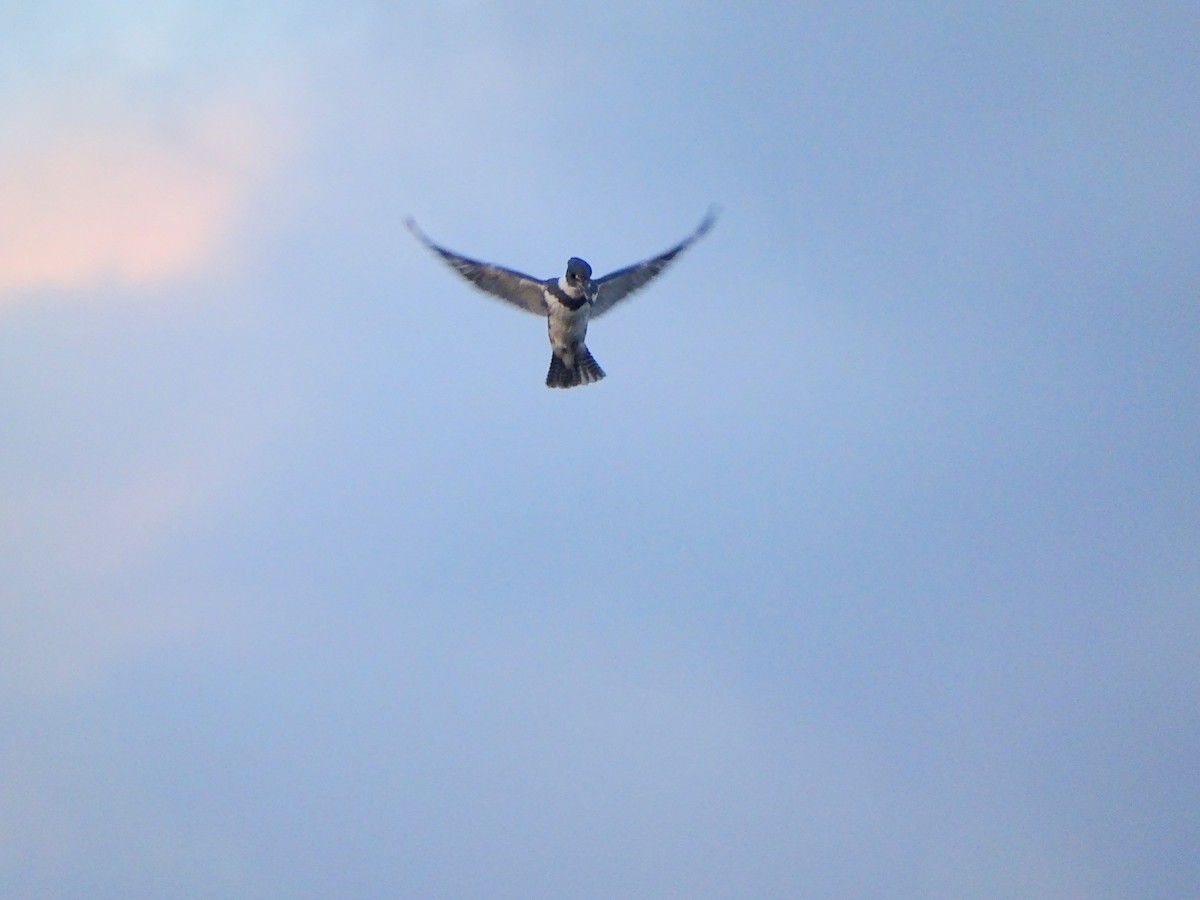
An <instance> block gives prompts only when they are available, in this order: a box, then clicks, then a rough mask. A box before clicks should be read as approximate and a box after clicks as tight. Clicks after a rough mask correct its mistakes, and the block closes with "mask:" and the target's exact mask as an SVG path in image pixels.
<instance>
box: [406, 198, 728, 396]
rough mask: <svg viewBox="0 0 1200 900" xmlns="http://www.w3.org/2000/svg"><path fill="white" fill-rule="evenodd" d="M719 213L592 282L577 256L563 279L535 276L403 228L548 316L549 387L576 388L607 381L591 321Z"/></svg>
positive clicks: (475, 277)
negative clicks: (590, 333)
mask: <svg viewBox="0 0 1200 900" xmlns="http://www.w3.org/2000/svg"><path fill="white" fill-rule="evenodd" d="M717 215H718V210H717V208H716V207H715V206H714V207H710V208H709V210H708V212H707V213H706V214H705V216H704V219H703V220H702V221H701V222H700V224H699V225H698V226H697V227H696V230H695V231H693V232H692V233H691V234H690V235H688V236H687V237H686V238H684V239H683V240H682V241H680V242H679V243H678V244H676V245H675V246H673V247H671V248H670V249H669V250H665V251H663V252H662V253H660V254H658V256H654V257H651V258H650V259H646V260H643V261H642V262H638V263H634V264H633V265H631V266H626V267H625V268H623V269H618V270H617V271H615V272H612V273H610V274H608V275H605V276H604V277H603V278H597V279H593V278H592V267H591V266H590V265H588V263H587V262H586V261H585V260H583V259H580V258H579V257H578V256H572V257H571V258H570V259H568V260H567V269H566V271H565V272H564V273H563V274H562V275H561V276H560V277H558V278H545V279H542V278H534V277H533V276H531V275H525V274H523V273H521V272H517V271H514V270H513V269H508V268H505V267H504V266H498V265H495V264H493V263H486V262H480V261H479V260H477V259H471V258H470V257H467V256H462V255H460V254H458V253H455V252H454V251H452V250H447V249H446V248H445V247H442V246H440V245H439V244H436V243H434V242H433V241H432V240H430V238H429V237H428V236H427V235H426V234H425V232H423V231H422V230H421V229H420V227H419V226H418V225H417V223H416V221H415V220H414V219H412V218H411V217H410V218H408V219H407V220H406V222H405V224H407V225H408V228H409V230H410V231H411V232H412V233H413V235H414V236H415V237H416V238H417V240H419V241H420V242H421V243H422V244H424V245H425V246H426V247H428V248H429V249H430V250H432V251H433V252H434V253H435V254H437V255H438V256H439V257H441V259H442V260H443V261H445V262H446V264H447V265H449V266H450V268H452V269H454V271H456V272H457V273H458V274H459V275H461V276H462V277H463V278H465V279H466V280H467V281H469V282H471V284H473V285H474V286H475V287H476V288H478V289H480V290H481V291H484V292H485V293H488V294H491V295H492V296H494V297H499V298H500V299H501V300H506V301H507V302H509V303H511V304H513V305H514V306H516V307H518V308H519V309H524V310H526V311H528V312H531V313H535V314H537V315H539V316H545V317H546V330H547V332H548V334H549V337H550V370H549V371H548V372H547V373H546V387H551V388H572V387H577V386H579V385H583V384H592V383H594V382H597V381H599V380H600V379H601V378H604V377H605V373H604V370H603V369H602V368H600V364H599V363H597V362H596V359H595V357H593V356H592V353H591V351H590V350H588V348H587V343H586V338H587V330H588V323H589V322H590V321H591V320H592V319H595V318H598V317H600V316H602V315H604V314H605V313H606V312H608V311H609V310H610V309H612V308H613V307H614V306H616V305H617V304H618V303H620V302H621V301H622V300H624V299H625V298H626V297H628V296H629V295H630V294H632V293H633V292H634V291H636V290H638V289H639V288H642V287H645V286H646V284H647V283H648V282H649V281H650V280H651V279H653V278H655V277H656V276H657V275H659V274H660V273H661V272H662V271H663V269H665V268H666V267H667V266H668V265H669V264H670V263H671V261H672V260H674V259H675V257H677V256H679V254H681V253H683V251H684V250H686V249H687V248H688V247H690V246H691V245H692V244H694V243H695V242H696V241H697V240H699V239H700V238H701V237H703V236H704V235H705V234H706V233H707V232H708V230H709V229H710V228H712V226H713V223H714V222H716V220H717Z"/></svg>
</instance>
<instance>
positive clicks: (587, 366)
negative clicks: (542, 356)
mask: <svg viewBox="0 0 1200 900" xmlns="http://www.w3.org/2000/svg"><path fill="white" fill-rule="evenodd" d="M603 377H604V370H603V369H602V368H600V364H599V363H598V362H596V360H595V358H593V356H592V354H591V351H589V350H588V348H587V347H580V348H579V349H578V350H576V351H575V365H573V366H571V367H568V366H567V364H566V363H564V362H563V361H562V359H561V358H560V357H559V356H558V354H556V353H551V354H550V371H549V372H547V373H546V387H552V388H570V387H576V386H578V385H581V384H591V383H592V382H593V381H599V380H600V379H601V378H603Z"/></svg>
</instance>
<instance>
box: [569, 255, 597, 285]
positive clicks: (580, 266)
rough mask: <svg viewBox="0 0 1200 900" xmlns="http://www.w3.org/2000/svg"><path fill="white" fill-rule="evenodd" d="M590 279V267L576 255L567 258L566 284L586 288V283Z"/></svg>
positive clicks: (588, 282)
mask: <svg viewBox="0 0 1200 900" xmlns="http://www.w3.org/2000/svg"><path fill="white" fill-rule="evenodd" d="M591 281H592V267H591V266H589V265H588V264H587V263H586V262H584V261H583V260H582V259H580V258H579V257H578V256H572V257H571V258H570V259H568V260H567V284H569V285H571V286H572V287H580V288H583V289H584V290H587V287H588V285H589V284H590V283H591Z"/></svg>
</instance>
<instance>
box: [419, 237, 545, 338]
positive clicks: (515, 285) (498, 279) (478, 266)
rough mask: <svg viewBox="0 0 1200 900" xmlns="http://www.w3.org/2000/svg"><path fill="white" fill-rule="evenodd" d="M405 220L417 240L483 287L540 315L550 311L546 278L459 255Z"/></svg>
mask: <svg viewBox="0 0 1200 900" xmlns="http://www.w3.org/2000/svg"><path fill="white" fill-rule="evenodd" d="M406 224H407V225H408V230H409V231H411V232H412V233H413V234H414V235H415V236H416V238H417V240H419V241H420V242H421V243H422V244H424V245H425V246H426V247H428V248H429V249H430V250H432V251H433V252H434V253H436V254H437V255H438V256H440V257H441V258H442V259H443V260H444V261H445V262H446V264H447V265H448V266H450V268H452V269H453V270H454V271H455V272H457V273H458V274H459V275H461V276H462V277H463V278H465V279H467V281H469V282H471V284H473V285H475V287H477V288H479V289H480V290H481V291H485V292H486V293H488V294H491V295H492V296H493V297H499V298H500V299H501V300H505V301H507V302H509V303H511V304H513V305H514V306H518V307H520V308H521V309H524V310H528V311H529V312H531V313H536V314H537V315H539V316H544V315H547V314H548V313H549V312H550V310H549V308H548V307H547V306H546V298H545V297H544V296H543V294H542V288H543V284H544V282H542V281H541V280H540V279H537V278H534V277H532V276H531V275H525V274H523V273H521V272H515V271H513V270H512V269H506V268H504V267H503V266H497V265H494V264H492V263H485V262H480V261H479V260H477V259H471V258H470V257H466V256H460V255H459V254H457V253H455V252H453V251H452V250H447V249H446V248H445V247H441V246H438V245H437V244H435V243H434V242H433V241H431V240H430V239H429V238H428V237H427V236H426V234H425V233H424V232H423V231H421V229H420V228H419V227H417V223H416V222H415V221H413V220H412V219H408V220H407V222H406Z"/></svg>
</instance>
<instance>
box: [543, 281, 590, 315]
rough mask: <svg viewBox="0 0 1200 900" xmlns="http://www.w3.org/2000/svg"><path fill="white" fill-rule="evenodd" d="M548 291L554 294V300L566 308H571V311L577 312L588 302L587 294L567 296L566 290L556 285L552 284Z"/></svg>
mask: <svg viewBox="0 0 1200 900" xmlns="http://www.w3.org/2000/svg"><path fill="white" fill-rule="evenodd" d="M550 293H552V294H553V295H554V299H555V300H557V301H558V302H559V303H561V304H562V305H563V306H565V307H567V309H569V310H571V312H578V311H579V310H580V309H582V308H583V305H584V304H585V303H587V302H588V298H587V294H583V295H581V296H579V297H578V298H575V297H569V296H567V292H566V291H564V290H563V289H562V288H560V287H559V286H558V285H554V286H552V287H551V288H550Z"/></svg>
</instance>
